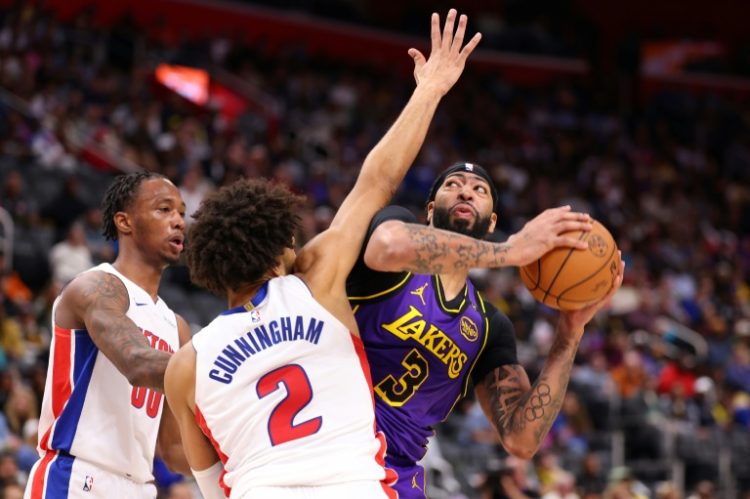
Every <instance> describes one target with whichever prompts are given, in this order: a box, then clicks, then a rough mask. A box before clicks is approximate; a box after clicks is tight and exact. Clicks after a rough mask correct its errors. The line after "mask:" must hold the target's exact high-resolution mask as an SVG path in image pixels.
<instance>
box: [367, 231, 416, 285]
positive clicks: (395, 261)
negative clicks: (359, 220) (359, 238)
mask: <svg viewBox="0 0 750 499" xmlns="http://www.w3.org/2000/svg"><path fill="white" fill-rule="evenodd" d="M409 248H410V241H409V238H408V234H407V233H406V229H405V226H404V223H403V222H400V221H397V220H389V221H387V222H384V223H382V224H381V225H379V226H378V228H377V229H375V231H374V232H373V234H372V236H371V237H370V241H369V242H368V243H367V248H366V249H365V255H364V260H365V264H366V265H367V266H368V267H369V268H371V269H372V270H376V271H378V272H399V271H402V270H403V265H404V261H405V259H406V256H407V254H408V252H409Z"/></svg>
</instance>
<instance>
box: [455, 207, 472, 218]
mask: <svg viewBox="0 0 750 499" xmlns="http://www.w3.org/2000/svg"><path fill="white" fill-rule="evenodd" d="M452 214H453V216H456V217H459V218H475V217H476V216H477V213H476V211H474V209H472V207H471V206H469V205H468V204H459V205H458V206H456V207H455V208H453V211H452Z"/></svg>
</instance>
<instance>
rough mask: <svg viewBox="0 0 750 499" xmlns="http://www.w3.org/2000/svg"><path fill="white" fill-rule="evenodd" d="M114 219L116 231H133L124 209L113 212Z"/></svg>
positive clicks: (127, 232)
mask: <svg viewBox="0 0 750 499" xmlns="http://www.w3.org/2000/svg"><path fill="white" fill-rule="evenodd" d="M114 220H115V227H117V232H120V233H122V234H132V233H133V225H132V223H131V220H130V217H129V216H128V214H127V213H125V212H124V211H118V212H117V213H115V216H114Z"/></svg>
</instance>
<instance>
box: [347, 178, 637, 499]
mask: <svg viewBox="0 0 750 499" xmlns="http://www.w3.org/2000/svg"><path fill="white" fill-rule="evenodd" d="M496 203H497V191H496V190H495V186H494V185H493V183H492V180H491V178H490V176H489V175H488V174H487V172H486V171H485V170H484V169H483V168H482V167H480V166H479V165H475V164H471V163H459V164H456V165H453V166H451V167H449V168H448V169H446V170H445V171H444V172H443V173H442V174H441V175H440V176H439V177H438V178H437V179H436V180H435V182H434V184H433V187H432V189H431V192H430V196H429V202H428V204H427V220H428V225H427V226H424V225H421V224H417V223H415V219H414V216H413V215H412V214H411V212H409V211H408V210H406V209H404V208H399V207H396V206H389V207H387V208H385V209H383V210H381V211H380V212H379V213H378V214H377V215H376V216H375V217H374V218H373V220H372V222H371V224H370V228H369V230H368V237H367V239H366V242H365V247H364V249H363V251H362V255H361V257H360V259H359V261H358V262H357V264H356V266H355V267H354V270H353V272H352V274H351V276H350V278H349V281H348V286H347V288H348V289H347V291H348V293H349V296H350V302H351V304H352V306H353V307H354V310H355V317H356V319H357V325H358V326H359V330H360V331H361V332H362V341H363V342H364V345H365V352H366V353H367V359H368V362H369V364H370V366H371V368H372V381H373V383H374V385H373V388H374V391H375V395H376V397H375V402H376V417H377V424H378V429H379V430H380V431H382V432H383V433H384V434H385V436H386V440H387V442H388V451H387V454H386V457H385V460H386V466H387V467H388V468H389V469H390V470H392V471H395V472H396V473H397V474H398V482H397V484H396V486H395V488H396V490H397V491H398V493H399V497H400V498H424V497H426V496H425V477H424V470H423V469H422V468H421V467H420V466H418V465H417V462H418V461H419V460H420V459H421V458H422V456H423V455H424V453H425V450H426V444H427V439H428V437H429V436H430V435H432V434H433V430H432V427H433V426H434V425H435V424H437V423H439V422H440V421H443V420H444V419H445V418H446V417H447V416H448V414H449V413H450V412H451V410H452V409H453V407H454V405H455V404H456V402H457V401H458V400H459V399H460V398H461V397H463V396H464V395H465V394H466V393H467V391H468V389H469V386H470V385H471V384H473V386H474V389H475V394H476V397H477V399H478V400H479V402H480V404H481V406H482V408H483V409H484V411H485V413H486V415H487V416H488V418H489V419H490V420H491V421H492V422H493V423H494V426H495V427H496V428H497V431H498V432H499V434H500V440H501V442H502V444H503V446H504V447H505V449H506V450H507V451H508V452H509V453H511V454H513V455H515V456H518V457H522V458H524V459H529V458H531V456H533V455H534V453H535V452H536V450H537V449H538V448H539V444H540V443H541V441H542V440H543V439H544V437H545V435H546V434H547V432H548V431H549V428H550V426H551V425H552V422H553V421H554V420H555V417H556V416H557V413H558V411H559V410H560V405H561V403H562V399H563V395H564V393H565V390H566V386H567V384H568V378H569V376H570V370H571V366H572V364H573V358H574V356H575V353H576V349H577V347H578V342H579V341H580V339H581V335H582V334H583V329H584V326H585V325H586V323H587V322H588V321H589V320H591V318H592V317H593V315H594V314H595V313H596V312H597V311H598V310H599V309H600V308H602V307H603V306H604V304H605V303H607V301H608V300H609V298H610V297H611V296H612V294H613V293H614V292H615V291H616V290H617V289H618V288H619V287H620V285H621V283H622V272H623V269H624V267H622V266H621V267H620V269H619V274H618V276H617V278H616V282H615V283H614V285H613V287H612V290H611V291H610V293H609V294H608V295H607V297H606V298H604V299H602V300H601V301H600V302H598V303H596V304H594V305H591V306H588V307H586V308H584V309H582V310H579V311H576V312H563V313H561V315H560V320H559V321H558V325H557V335H556V337H555V341H554V343H553V345H552V348H551V350H550V352H549V356H548V358H547V361H546V363H545V366H544V369H543V370H542V372H541V374H540V375H539V377H538V378H537V380H536V381H535V382H534V384H533V385H532V384H531V383H530V382H529V377H528V376H527V374H526V372H525V370H524V369H523V367H521V366H520V365H519V364H518V360H517V359H516V346H515V333H514V330H513V325H512V324H511V322H510V320H509V319H508V318H507V317H506V316H505V315H503V314H502V313H501V312H499V311H498V310H497V309H496V308H495V307H494V306H492V305H491V304H489V303H485V302H484V301H483V300H482V297H481V296H480V295H479V293H478V292H477V291H476V290H475V289H474V286H473V284H472V283H471V281H469V280H468V273H469V268H472V267H488V268H491V267H502V266H507V265H516V266H521V265H525V264H527V263H531V262H532V261H534V260H536V259H537V258H539V257H540V256H541V255H543V254H544V253H546V251H548V250H550V249H552V248H553V247H557V246H568V247H572V248H580V249H583V248H585V247H586V244H585V243H584V244H582V245H581V244H580V242H576V241H573V240H571V239H570V238H566V237H564V236H562V235H561V234H562V233H563V232H565V231H568V230H590V229H591V221H590V218H589V217H588V216H587V215H585V214H581V213H574V212H572V211H571V210H570V208H569V207H561V208H554V209H550V210H547V211H545V212H543V213H542V214H540V215H539V216H537V217H536V218H535V219H533V220H532V221H530V222H529V223H528V224H526V226H524V228H523V229H522V230H521V231H520V232H519V233H518V234H516V235H514V236H511V237H510V238H509V240H508V242H507V243H490V242H487V241H481V240H479V239H475V238H483V237H485V236H486V235H487V234H489V233H491V232H492V231H493V230H494V227H495V223H496V221H497V214H496V213H494V206H495V204H496Z"/></svg>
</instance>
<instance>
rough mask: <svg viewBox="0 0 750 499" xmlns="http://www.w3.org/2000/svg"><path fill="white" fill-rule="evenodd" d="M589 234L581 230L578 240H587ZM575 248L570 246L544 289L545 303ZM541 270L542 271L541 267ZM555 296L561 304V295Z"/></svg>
mask: <svg viewBox="0 0 750 499" xmlns="http://www.w3.org/2000/svg"><path fill="white" fill-rule="evenodd" d="M587 235H588V232H584V231H581V234H580V235H579V236H578V240H579V241H581V240H585V239H584V237H585V236H587ZM575 250H576V249H575V248H570V251H568V254H567V255H565V259H564V260H563V261H562V263H561V264H560V266H559V267H558V268H557V273H556V274H555V277H553V278H552V280H551V281H550V283H549V286H547V289H545V290H544V298H542V303H544V302H546V301H547V297H548V296H549V294H550V293H549V292H550V290H551V289H552V286H554V285H555V281H556V280H557V278H558V277H559V276H560V272H562V269H563V268H565V265H566V264H567V263H568V260H569V259H570V255H572V254H573V252H574V251H575ZM539 270H540V272H541V268H540V269H539ZM555 298H556V300H557V302H558V306H559V304H560V298H559V297H555Z"/></svg>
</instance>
